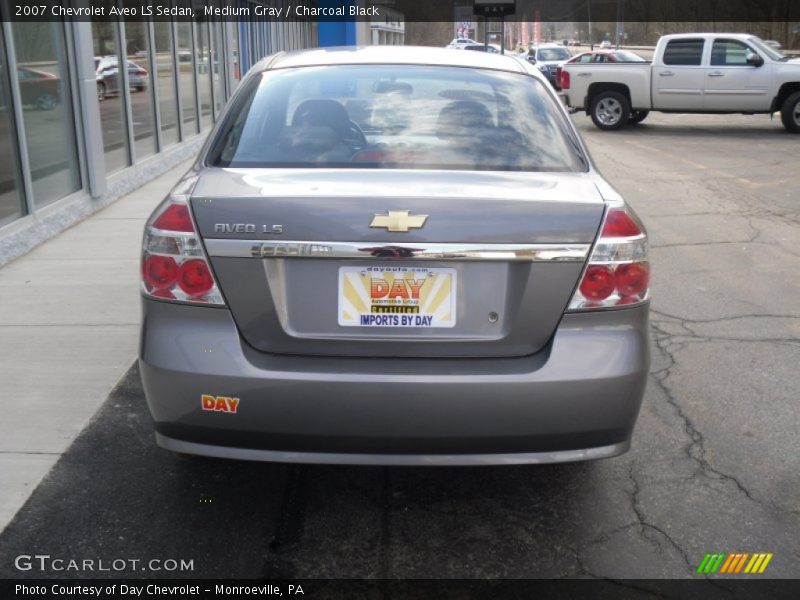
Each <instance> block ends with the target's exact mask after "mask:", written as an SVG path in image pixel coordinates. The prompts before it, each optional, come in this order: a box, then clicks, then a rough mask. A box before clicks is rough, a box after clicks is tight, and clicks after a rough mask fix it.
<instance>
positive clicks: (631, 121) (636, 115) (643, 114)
mask: <svg viewBox="0 0 800 600" xmlns="http://www.w3.org/2000/svg"><path fill="white" fill-rule="evenodd" d="M649 114H650V111H649V110H633V111H631V116H630V117H628V125H638V124H639V123H641V122H642V121H644V120H645V119H646V118H647V115H649Z"/></svg>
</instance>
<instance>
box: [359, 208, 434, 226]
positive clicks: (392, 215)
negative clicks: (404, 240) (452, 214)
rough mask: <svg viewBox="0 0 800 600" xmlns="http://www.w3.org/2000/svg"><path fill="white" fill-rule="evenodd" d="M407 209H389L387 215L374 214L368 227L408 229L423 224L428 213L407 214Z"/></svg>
mask: <svg viewBox="0 0 800 600" xmlns="http://www.w3.org/2000/svg"><path fill="white" fill-rule="evenodd" d="M408 213H409V211H407V210H390V211H389V214H387V215H375V217H374V218H373V219H372V223H370V224H369V226H370V227H386V229H388V230H389V231H408V230H409V229H419V228H420V227H422V226H423V225H425V221H426V220H427V219H428V215H413V216H412V215H409V214H408Z"/></svg>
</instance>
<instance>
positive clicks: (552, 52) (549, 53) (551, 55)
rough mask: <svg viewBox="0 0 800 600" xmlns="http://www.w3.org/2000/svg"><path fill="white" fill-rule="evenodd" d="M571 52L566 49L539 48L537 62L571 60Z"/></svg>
mask: <svg viewBox="0 0 800 600" xmlns="http://www.w3.org/2000/svg"><path fill="white" fill-rule="evenodd" d="M570 56H571V55H570V53H569V50H567V49H566V48H539V51H538V52H537V53H536V60H544V61H548V60H569V59H570Z"/></svg>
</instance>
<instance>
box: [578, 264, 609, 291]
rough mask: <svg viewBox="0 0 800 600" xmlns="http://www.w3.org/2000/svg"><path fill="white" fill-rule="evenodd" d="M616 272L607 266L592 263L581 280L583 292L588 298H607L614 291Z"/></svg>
mask: <svg viewBox="0 0 800 600" xmlns="http://www.w3.org/2000/svg"><path fill="white" fill-rule="evenodd" d="M614 285H615V283H614V272H613V271H612V270H611V269H609V268H608V267H606V266H602V265H592V266H591V267H589V268H588V269H586V274H585V275H584V276H583V281H581V286H580V290H581V294H583V296H584V298H586V299H587V300H605V299H606V298H608V297H609V296H610V295H611V294H613V293H614Z"/></svg>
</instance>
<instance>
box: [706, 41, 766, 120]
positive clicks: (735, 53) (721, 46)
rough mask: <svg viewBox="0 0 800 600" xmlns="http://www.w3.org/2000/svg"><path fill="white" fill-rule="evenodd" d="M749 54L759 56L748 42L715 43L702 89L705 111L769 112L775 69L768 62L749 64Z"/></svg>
mask: <svg viewBox="0 0 800 600" xmlns="http://www.w3.org/2000/svg"><path fill="white" fill-rule="evenodd" d="M750 53H753V54H756V55H759V54H758V52H756V50H754V49H753V48H751V47H750V46H748V45H747V44H746V43H745V42H742V41H739V40H731V39H724V38H718V39H716V40H714V44H713V46H712V48H711V59H710V61H709V66H708V68H707V69H706V78H705V88H704V90H703V101H704V103H705V104H704V108H705V110H708V111H718V110H719V111H728V110H732V111H750V110H752V111H766V110H769V107H770V103H771V101H772V98H771V97H770V88H771V85H770V84H771V79H772V70H771V68H770V66H769V63H762V64H761V66H754V65H750V64H748V63H747V55H748V54H750ZM759 56H760V55H759ZM762 59H763V57H762Z"/></svg>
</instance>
